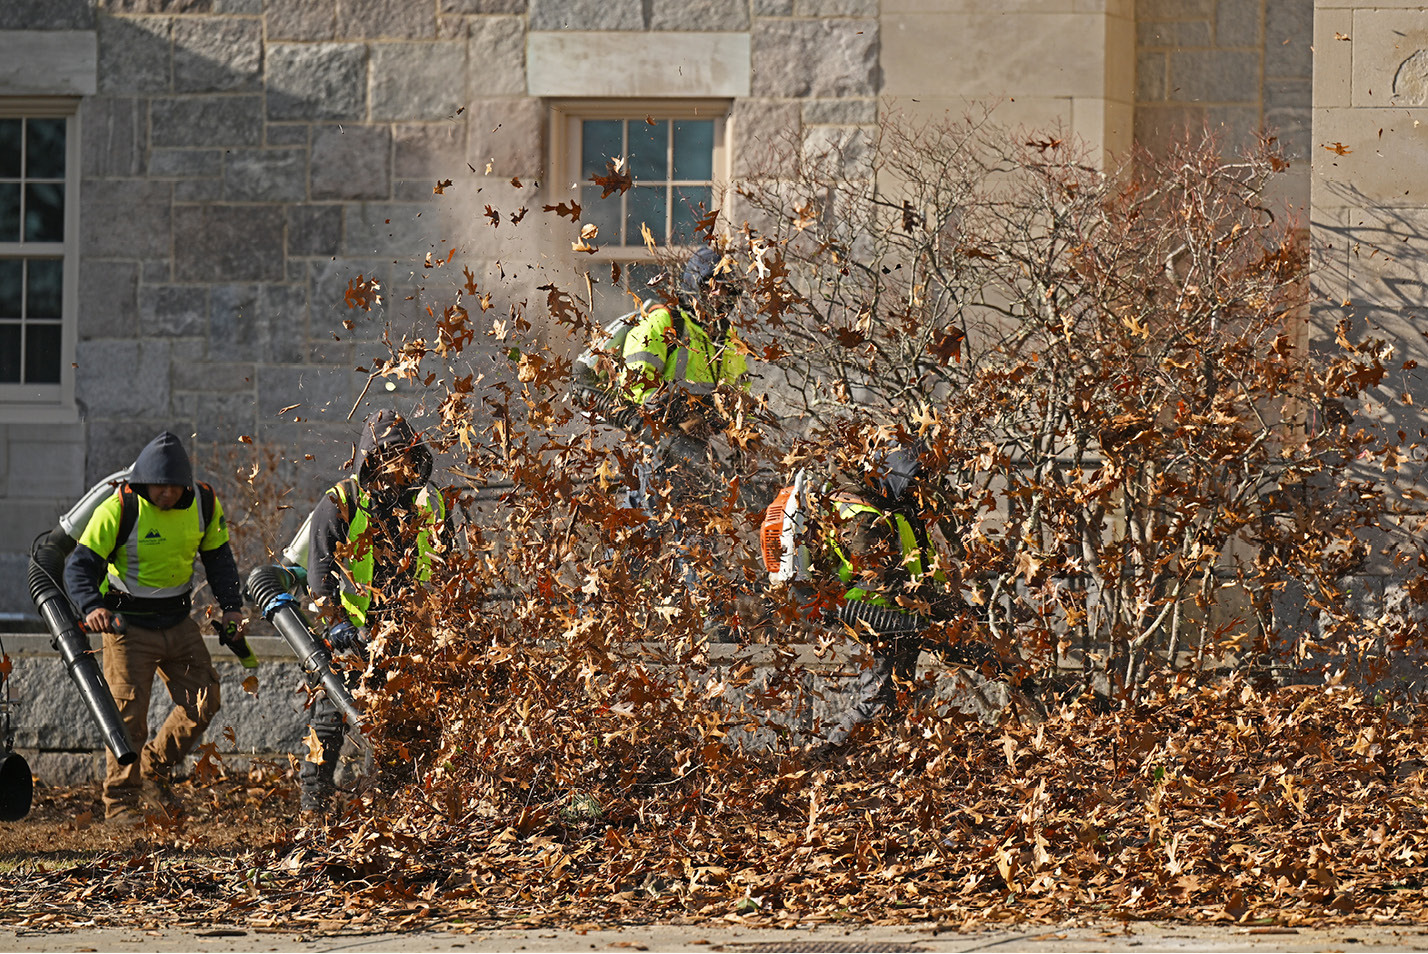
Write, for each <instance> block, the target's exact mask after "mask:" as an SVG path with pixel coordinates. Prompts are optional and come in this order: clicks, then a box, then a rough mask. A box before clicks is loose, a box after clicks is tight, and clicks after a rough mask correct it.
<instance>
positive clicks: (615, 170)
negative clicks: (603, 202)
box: [590, 159, 635, 199]
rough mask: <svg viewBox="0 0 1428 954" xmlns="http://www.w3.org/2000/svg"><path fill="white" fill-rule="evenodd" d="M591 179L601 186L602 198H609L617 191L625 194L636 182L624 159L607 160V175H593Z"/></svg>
mask: <svg viewBox="0 0 1428 954" xmlns="http://www.w3.org/2000/svg"><path fill="white" fill-rule="evenodd" d="M590 181H591V182H593V183H595V184H596V185H597V186H599V187H600V198H602V199H606V198H609V197H610V196H611V195H613V194H614V193H616V192H618V193H620V194H621V195H624V194H625V193H626V192H628V191H630V187H631V186H633V185H634V184H635V180H634V179H633V178H632V177H631V176H630V173H629V170H628V169H627V168H626V166H625V161H624V160H623V159H621V160H619V161H616V160H614V159H608V160H606V162H605V175H603V176H602V175H592V176H591V177H590Z"/></svg>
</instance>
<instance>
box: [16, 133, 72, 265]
mask: <svg viewBox="0 0 1428 954" xmlns="http://www.w3.org/2000/svg"><path fill="white" fill-rule="evenodd" d="M65 123H66V120H65V119H63V118H60V117H32V118H28V119H23V120H21V119H5V120H0V242H17V241H18V242H63V241H64V204H65V194H64V193H65Z"/></svg>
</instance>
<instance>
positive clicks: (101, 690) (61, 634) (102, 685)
mask: <svg viewBox="0 0 1428 954" xmlns="http://www.w3.org/2000/svg"><path fill="white" fill-rule="evenodd" d="M66 544H68V545H66ZM74 547H75V542H74V540H73V539H71V538H70V536H69V534H67V533H65V532H64V531H63V530H61V529H57V530H52V531H50V533H49V535H48V536H46V537H45V538H44V539H43V540H41V541H40V542H39V543H37V544H36V545H35V547H34V549H33V550H32V551H31V552H30V567H29V583H30V599H32V600H34V601H35V609H36V610H38V611H39V613H40V616H41V618H43V619H44V621H45V626H47V627H48V628H49V631H50V645H51V646H53V647H54V649H55V651H56V652H58V653H59V654H60V656H61V657H63V658H64V665H65V669H66V670H67V671H68V672H69V678H70V680H71V681H72V682H73V683H74V687H75V688H76V689H78V690H79V694H80V695H81V696H82V697H84V704H85V705H86V706H88V707H89V714H90V716H91V717H92V718H93V719H94V724H95V725H97V726H99V731H100V733H102V734H103V736H104V744H105V745H107V746H109V751H111V752H113V753H114V757H115V758H116V759H118V760H119V764H120V765H132V764H133V763H134V762H136V761H138V758H139V754H138V753H137V752H135V751H134V748H133V746H132V745H131V744H130V743H129V733H127V732H126V731H124V720H123V719H122V718H121V717H120V715H119V707H118V706H117V705H115V704H114V693H113V692H111V691H110V689H109V683H108V682H107V681H106V680H105V678H104V673H103V671H102V670H101V669H100V668H99V663H98V661H97V660H96V659H95V658H94V653H93V652H91V651H90V648H89V637H88V636H87V635H85V632H84V630H83V629H81V628H80V625H79V619H78V617H76V616H75V613H74V607H73V606H72V605H71V604H70V601H69V597H68V596H66V595H65V592H64V589H63V587H61V586H60V583H59V581H60V580H61V579H63V578H64V561H65V558H66V557H68V556H69V554H70V552H71V551H72V550H73V549H74Z"/></svg>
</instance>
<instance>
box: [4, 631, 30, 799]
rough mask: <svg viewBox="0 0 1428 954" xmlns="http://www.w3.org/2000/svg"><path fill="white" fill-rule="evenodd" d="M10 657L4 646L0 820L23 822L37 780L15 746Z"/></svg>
mask: <svg viewBox="0 0 1428 954" xmlns="http://www.w3.org/2000/svg"><path fill="white" fill-rule="evenodd" d="M9 661H10V657H8V656H6V655H5V647H4V646H0V821H19V820H20V819H22V818H24V817H25V816H26V815H28V814H29V813H30V800H31V799H32V798H33V797H34V794H35V781H34V779H33V778H31V777H30V765H29V763H28V762H26V761H25V760H24V759H23V758H22V757H21V756H20V755H19V754H18V753H16V752H15V751H14V748H15V729H14V726H13V725H11V723H10V713H11V711H12V709H13V703H12V702H11V699H10V687H9V686H8V685H7V683H8V682H9V673H10V667H9V665H8V663H9Z"/></svg>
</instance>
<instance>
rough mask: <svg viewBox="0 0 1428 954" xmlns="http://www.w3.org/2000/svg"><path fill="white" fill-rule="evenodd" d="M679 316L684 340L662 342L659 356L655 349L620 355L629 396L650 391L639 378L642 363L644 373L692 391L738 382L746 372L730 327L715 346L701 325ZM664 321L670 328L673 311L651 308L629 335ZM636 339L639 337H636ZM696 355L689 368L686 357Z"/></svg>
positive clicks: (687, 317) (709, 390)
mask: <svg viewBox="0 0 1428 954" xmlns="http://www.w3.org/2000/svg"><path fill="white" fill-rule="evenodd" d="M681 317H682V319H683V323H684V332H685V333H684V335H683V338H685V339H687V340H676V341H674V342H673V343H671V344H669V345H666V346H665V349H664V350H665V353H664V354H663V355H661V354H659V353H658V352H656V351H635V352H631V353H628V354H626V355H625V356H624V358H625V372H624V374H623V375H622V382H623V383H624V386H625V388H626V389H627V390H628V391H629V392H630V396H631V398H633V399H635V400H640V399H643V397H644V395H645V393H646V392H647V391H649V390H651V388H650V386H649V385H648V384H644V383H642V382H641V381H640V380H639V372H640V371H641V367H640V366H643V370H644V371H645V372H647V373H648V374H650V375H653V376H655V377H657V378H659V379H661V380H664V381H671V382H675V383H678V384H679V385H680V387H681V388H683V389H684V390H685V391H688V392H690V393H692V394H709V393H712V392H713V390H714V388H715V385H716V384H717V383H718V382H720V381H722V382H725V383H727V384H738V383H739V381H740V379H742V378H743V377H744V375H745V374H747V373H748V362H747V360H746V359H745V358H744V355H743V353H742V352H741V351H740V350H739V348H738V347H737V345H736V344H735V341H736V340H737V336H736V335H735V333H734V332H733V330H732V329H731V330H730V331H729V333H728V335H727V336H726V338H725V340H724V342H723V343H722V344H719V345H715V344H714V341H713V339H712V338H710V337H709V333H708V332H707V331H705V330H704V327H703V326H702V325H700V324H699V323H698V322H696V321H695V320H694V319H693V318H692V317H690V316H689V315H688V314H682V315H681ZM664 321H668V322H669V324H670V327H671V328H672V327H674V325H675V316H674V314H672V313H671V312H670V310H669V309H668V308H665V307H662V306H661V307H656V308H651V309H650V310H649V311H648V312H646V314H645V315H644V317H643V318H641V320H640V323H639V324H638V325H636V326H635V328H633V329H631V331H630V334H631V335H635V334H636V332H637V331H640V330H642V329H644V328H645V326H647V325H652V324H655V323H660V322H664ZM626 340H627V341H628V340H629V338H628V337H627V338H626ZM636 340H639V339H638V337H636ZM650 340H653V339H652V337H647V338H646V341H647V342H648V341H650ZM696 354H697V355H698V356H699V357H700V358H701V359H702V360H701V361H699V362H695V366H694V368H693V369H692V370H691V368H690V359H691V357H693V356H694V355H696Z"/></svg>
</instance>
